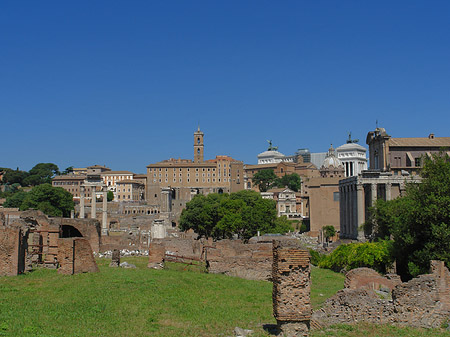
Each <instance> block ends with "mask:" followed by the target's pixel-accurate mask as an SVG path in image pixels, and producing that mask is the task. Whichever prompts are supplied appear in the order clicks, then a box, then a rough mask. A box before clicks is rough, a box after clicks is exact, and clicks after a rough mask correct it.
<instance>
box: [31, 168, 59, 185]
mask: <svg viewBox="0 0 450 337" xmlns="http://www.w3.org/2000/svg"><path fill="white" fill-rule="evenodd" d="M58 174H59V168H58V166H57V165H56V164H53V163H39V164H36V165H35V166H34V167H33V168H32V169H31V170H30V171H29V175H28V177H26V178H25V179H24V183H25V184H26V185H28V186H36V185H40V184H50V183H51V182H52V177H54V176H55V175H58Z"/></svg>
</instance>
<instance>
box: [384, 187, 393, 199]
mask: <svg viewBox="0 0 450 337" xmlns="http://www.w3.org/2000/svg"><path fill="white" fill-rule="evenodd" d="M385 186H386V201H389V200H391V199H392V194H391V190H392V183H386V185H385Z"/></svg>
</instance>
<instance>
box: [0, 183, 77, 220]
mask: <svg viewBox="0 0 450 337" xmlns="http://www.w3.org/2000/svg"><path fill="white" fill-rule="evenodd" d="M21 193H25V192H18V193H16V194H15V195H14V196H13V197H11V198H13V199H12V200H11V201H10V199H11V198H8V199H7V200H6V203H8V202H15V201H17V199H18V198H19V196H16V195H17V194H21ZM22 197H23V195H20V198H22ZM17 203H18V201H17ZM16 207H17V206H16ZM30 208H32V209H39V210H41V211H42V212H44V213H45V214H47V215H50V216H64V217H69V216H70V212H71V211H72V210H73V209H74V203H73V197H72V194H70V193H69V192H67V191H66V190H64V189H63V188H61V187H53V186H52V185H50V184H41V185H38V186H35V187H33V189H32V190H31V191H30V192H28V193H25V196H24V198H23V200H22V202H21V203H20V206H19V209H20V210H21V211H24V210H27V209H30Z"/></svg>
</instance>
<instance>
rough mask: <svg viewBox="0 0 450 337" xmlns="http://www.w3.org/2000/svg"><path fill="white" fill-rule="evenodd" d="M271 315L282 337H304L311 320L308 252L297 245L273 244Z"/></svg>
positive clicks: (290, 243)
mask: <svg viewBox="0 0 450 337" xmlns="http://www.w3.org/2000/svg"><path fill="white" fill-rule="evenodd" d="M272 266H273V269H272V281H273V293H272V299H273V315H274V316H275V319H276V320H277V322H278V326H279V328H280V330H281V332H282V334H283V335H284V336H307V335H308V331H309V326H310V319H311V301H310V294H311V280H310V273H311V269H310V263H309V252H308V251H307V250H304V249H301V248H300V246H299V245H298V243H297V242H293V241H274V242H273V265H272Z"/></svg>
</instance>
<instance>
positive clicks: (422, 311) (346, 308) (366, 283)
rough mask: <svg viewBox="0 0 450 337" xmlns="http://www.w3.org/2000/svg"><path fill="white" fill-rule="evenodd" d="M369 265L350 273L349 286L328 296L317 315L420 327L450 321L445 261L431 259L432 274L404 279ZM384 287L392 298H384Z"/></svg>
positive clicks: (325, 319) (331, 320) (333, 320)
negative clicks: (370, 275) (380, 273)
mask: <svg viewBox="0 0 450 337" xmlns="http://www.w3.org/2000/svg"><path fill="white" fill-rule="evenodd" d="M361 269H363V270H361ZM366 269H368V268H360V270H357V269H355V270H354V271H351V272H349V273H347V275H346V281H345V287H346V288H344V289H342V290H340V291H338V292H337V293H336V295H334V296H332V297H330V298H329V299H327V300H326V302H325V304H324V306H323V308H321V309H319V310H317V311H315V312H314V314H313V319H314V320H317V321H319V322H320V323H321V324H324V325H329V324H340V323H355V322H361V321H364V322H368V323H374V324H397V325H403V326H412V327H420V328H440V327H441V326H442V325H443V324H448V323H449V320H450V272H449V271H448V269H447V268H446V267H445V265H444V262H442V261H431V268H430V269H431V270H430V274H425V275H420V276H418V277H416V278H414V279H412V280H410V281H408V282H404V283H402V282H401V281H400V280H399V279H398V278H395V277H392V276H388V277H382V276H381V275H379V274H378V273H376V272H375V271H373V270H371V271H370V270H366ZM369 274H372V275H373V278H372V280H369V277H368V275H369ZM383 279H384V280H383ZM380 290H384V291H387V292H389V295H390V296H391V297H392V299H389V298H387V299H382V298H380V296H379V295H380ZM377 292H378V293H377Z"/></svg>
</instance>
